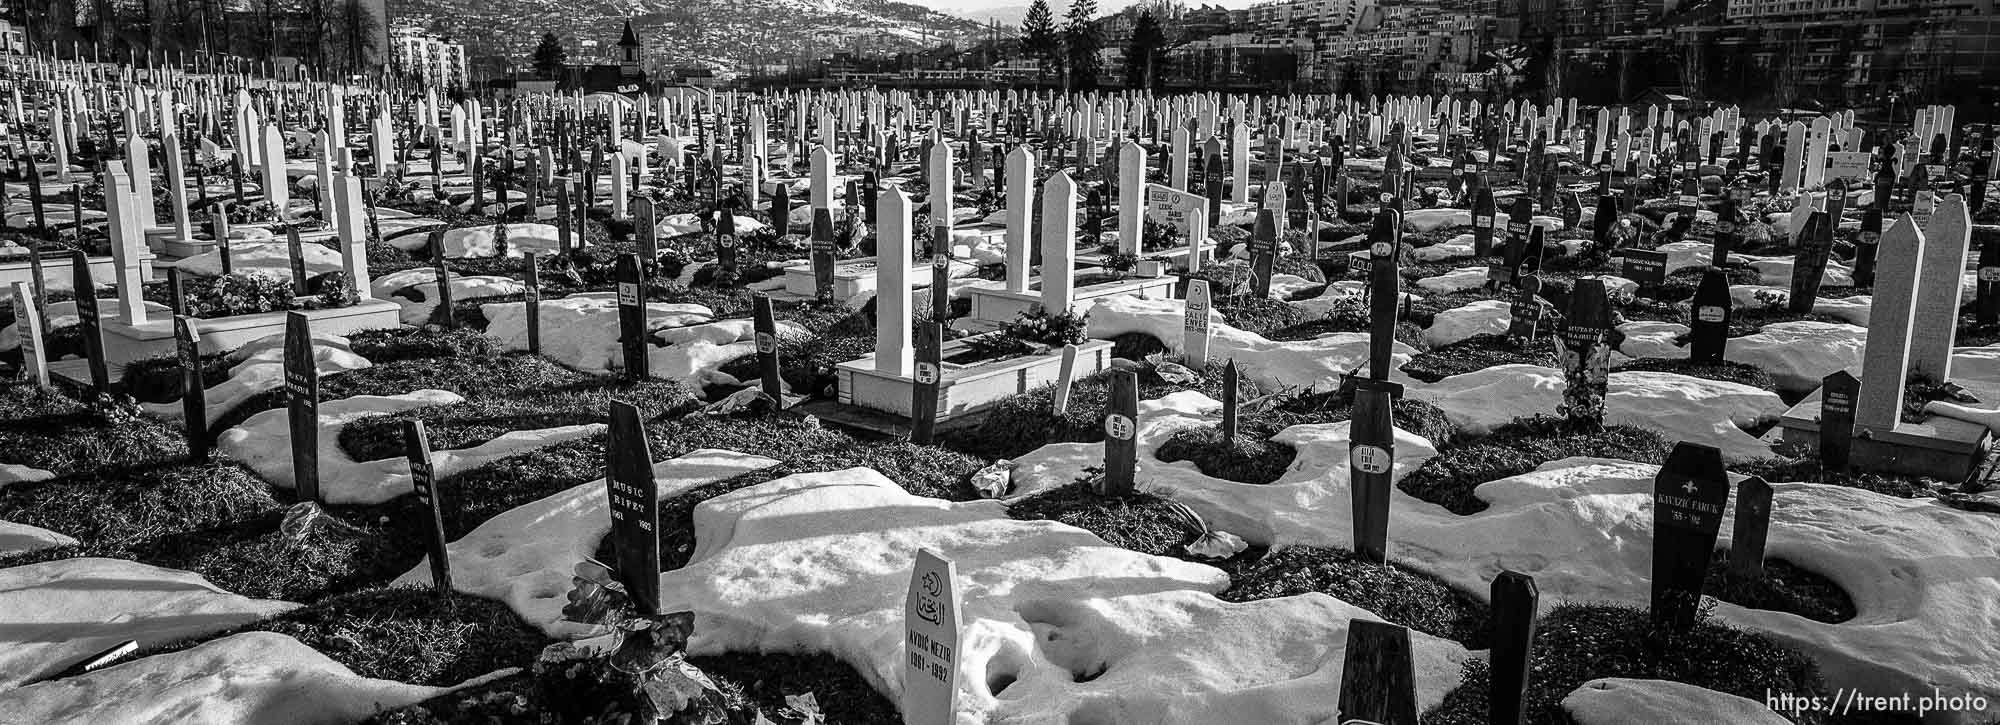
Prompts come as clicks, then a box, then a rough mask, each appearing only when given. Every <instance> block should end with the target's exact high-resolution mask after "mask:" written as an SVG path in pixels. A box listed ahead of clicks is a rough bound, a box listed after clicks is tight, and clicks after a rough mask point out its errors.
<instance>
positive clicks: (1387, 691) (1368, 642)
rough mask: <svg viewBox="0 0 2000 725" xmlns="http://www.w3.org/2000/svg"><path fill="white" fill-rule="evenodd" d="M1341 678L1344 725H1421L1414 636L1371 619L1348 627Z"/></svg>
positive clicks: (1340, 716)
mask: <svg viewBox="0 0 2000 725" xmlns="http://www.w3.org/2000/svg"><path fill="white" fill-rule="evenodd" d="M1342 662H1343V664H1342V667H1341V672H1340V715H1339V717H1338V718H1336V720H1335V722H1339V723H1341V724H1342V725H1355V724H1356V723H1373V724H1375V725H1417V693H1416V690H1417V686H1416V681H1417V679H1416V674H1415V668H1414V666H1413V665H1412V663H1411V660H1410V630H1409V629H1407V628H1404V627H1402V626H1399V625H1394V624H1389V623H1386V622H1377V621H1374V620H1369V619H1359V618H1356V619H1351V620H1348V622H1347V651H1346V653H1345V655H1344V659H1343V661H1342Z"/></svg>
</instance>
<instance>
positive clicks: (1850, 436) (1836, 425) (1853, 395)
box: [1819, 370, 1861, 471]
mask: <svg viewBox="0 0 2000 725" xmlns="http://www.w3.org/2000/svg"><path fill="white" fill-rule="evenodd" d="M1860 395H1861V381H1860V380H1859V379H1857V378H1855V377H1854V375H1853V374H1852V373H1849V372H1847V371H1846V370H1836V371H1834V372H1833V373H1832V374H1829V375H1827V376H1826V377H1824V378H1821V379H1820V391H1819V396H1820V401H1819V461H1820V463H1819V465H1820V469H1821V470H1824V471H1846V470H1847V466H1848V462H1849V457H1850V454H1851V453H1852V451H1853V441H1854V403H1855V400H1856V399H1857V398H1858V397H1859V396H1860Z"/></svg>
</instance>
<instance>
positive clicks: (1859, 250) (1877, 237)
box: [1854, 205, 1882, 287]
mask: <svg viewBox="0 0 2000 725" xmlns="http://www.w3.org/2000/svg"><path fill="white" fill-rule="evenodd" d="M1878 206H1879V205H1878ZM1881 243H1882V210H1881V209H1879V208H1871V209H1868V210H1867V211H1864V212H1862V213H1861V232H1860V234H1859V235H1857V236H1856V237H1855V238H1854V286H1856V287H1874V286H1875V252H1876V250H1877V249H1879V247H1880V245H1881Z"/></svg>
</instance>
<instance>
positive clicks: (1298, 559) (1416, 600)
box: [1216, 546, 1493, 649]
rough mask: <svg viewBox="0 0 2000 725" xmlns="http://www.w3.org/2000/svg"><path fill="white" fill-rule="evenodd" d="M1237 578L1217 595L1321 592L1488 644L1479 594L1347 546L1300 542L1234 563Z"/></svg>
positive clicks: (1417, 626)
mask: <svg viewBox="0 0 2000 725" xmlns="http://www.w3.org/2000/svg"><path fill="white" fill-rule="evenodd" d="M1230 573H1231V575H1232V576H1233V578H1234V579H1235V583H1234V584H1232V585H1231V586H1230V587H1229V589H1228V590H1227V591H1224V592H1222V593H1221V594H1218V595H1216V596H1218V597H1221V598H1222V600H1223V601H1229V602H1250V601H1256V600H1259V599H1276V598H1278V597H1289V596H1292V595H1294V594H1304V593H1306V592H1320V593H1323V594H1328V595H1332V596H1333V598H1335V599H1339V600H1341V601H1343V602H1347V603H1349V604H1352V605H1354V606H1357V607H1361V608H1363V609H1366V610H1368V611H1371V612H1374V613H1376V614H1378V615H1380V616H1381V617H1382V618H1384V619H1387V620H1389V621H1391V622H1395V623H1397V624H1400V625H1403V626H1405V627H1409V628H1411V629H1414V630H1417V631H1419V632H1423V633H1425V634H1429V635H1433V636H1437V637H1443V638H1445V639H1449V640H1453V641H1455V642H1458V643H1460V644H1463V645H1465V646H1466V647H1467V648H1469V649H1485V648H1486V647H1488V646H1489V645H1488V644H1487V642H1488V640H1490V639H1491V638H1492V635H1493V631H1492V629H1493V627H1492V622H1491V621H1490V620H1491V615H1489V614H1488V612H1487V608H1486V605H1485V604H1484V603H1482V602H1481V601H1480V600H1479V599H1478V598H1476V597H1473V596H1472V595H1469V594H1466V593H1465V592H1461V591H1458V590H1457V589H1453V588H1451V586H1450V585H1447V584H1445V583H1444V582H1441V581H1438V580H1437V579H1436V578H1435V577H1432V576H1430V575H1427V574H1423V573H1420V572H1417V571H1415V570H1412V569H1410V568H1408V567H1405V566H1403V565H1401V564H1397V563H1395V562H1394V561H1391V562H1389V563H1388V564H1387V565H1383V564H1375V563H1373V562H1369V561H1364V560H1362V559H1361V558H1360V556H1359V555H1357V554H1355V553H1354V552H1352V551H1348V550H1346V549H1329V548H1321V547H1313V546H1298V547H1292V548H1289V549H1284V550H1281V551H1274V552H1271V553H1270V554H1269V555H1268V556H1265V557H1264V558H1262V559H1258V560H1256V561H1254V562H1250V563H1247V564H1243V565H1240V566H1236V567H1232V571H1231V572H1230Z"/></svg>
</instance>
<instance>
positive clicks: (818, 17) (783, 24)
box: [388, 0, 982, 70]
mask: <svg viewBox="0 0 2000 725" xmlns="http://www.w3.org/2000/svg"><path fill="white" fill-rule="evenodd" d="M388 9H389V14H390V17H391V18H392V19H393V20H396V21H398V22H414V23H416V24H418V25H422V26H424V27H426V28H429V29H430V30H432V31H435V32H439V33H444V34H447V35H450V36H451V37H452V38H454V39H455V40H458V41H459V42H462V43H464V44H465V46H466V55H467V57H468V58H469V59H479V58H485V57H495V56H497V57H501V58H504V59H506V61H507V62H510V63H512V64H514V65H515V66H516V67H518V68H519V69H522V70H525V69H527V68H529V67H530V66H532V63H533V62H532V55H533V52H534V48H535V44H536V43H537V42H539V41H540V40H541V37H542V34H543V33H545V32H553V33H555V34H556V35H557V37H560V38H562V39H563V40H564V48H565V49H566V50H568V52H569V59H570V62H572V63H580V62H585V61H596V62H610V61H611V59H612V58H613V57H614V53H615V52H616V51H617V42H618V36H619V31H620V30H621V28H623V24H624V22H625V20H627V19H628V18H629V19H630V20H631V21H632V25H633V29H634V30H635V31H637V32H638V34H639V40H640V42H641V43H642V44H643V46H644V52H645V53H646V54H647V57H648V58H649V59H657V61H658V62H659V63H661V64H662V65H665V66H667V67H673V66H685V65H705V66H710V67H718V68H722V69H725V70H737V69H745V68H748V67H751V66H779V65H785V64H788V63H795V64H807V63H810V62H812V61H814V60H817V59H820V58H824V57H826V56H829V55H831V54H832V53H834V52H835V51H839V50H855V49H859V50H862V51H864V52H867V53H870V54H883V53H895V52H901V51H910V50H918V49H921V48H924V47H931V46H935V45H937V44H939V43H942V42H944V41H947V40H952V39H956V38H960V37H963V36H966V35H968V34H977V33H979V32H980V31H981V25H982V24H981V23H980V22H976V21H973V20H968V19H966V18H960V17H954V16H951V15H946V14H943V13H939V12H936V11H933V10H931V9H929V8H925V7H923V6H919V5H913V4H910V3H904V2H896V1H895V0H389V2H388ZM592 41H594V42H595V45H596V47H595V48H590V47H587V46H586V44H587V43H589V42H592Z"/></svg>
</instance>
